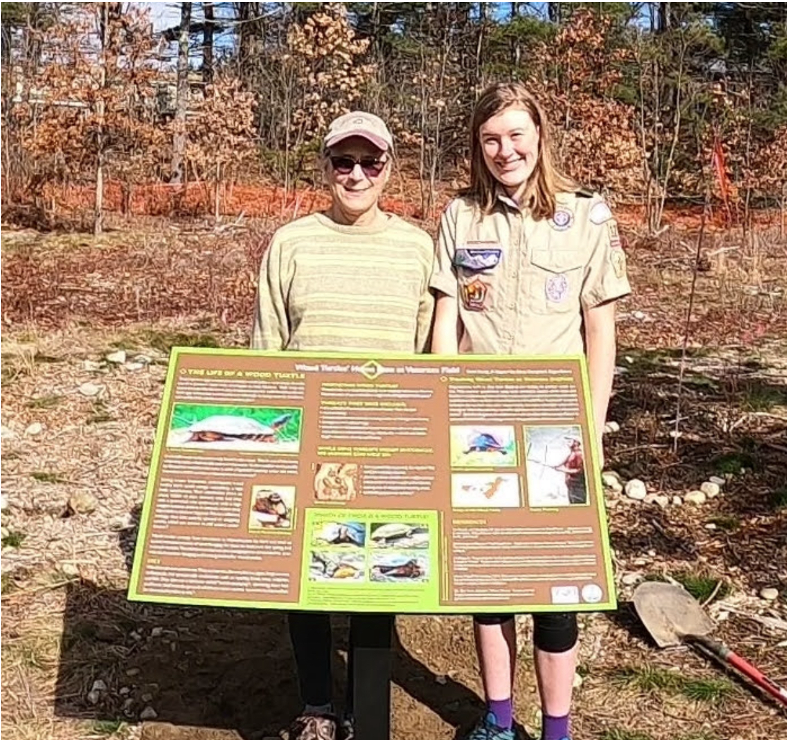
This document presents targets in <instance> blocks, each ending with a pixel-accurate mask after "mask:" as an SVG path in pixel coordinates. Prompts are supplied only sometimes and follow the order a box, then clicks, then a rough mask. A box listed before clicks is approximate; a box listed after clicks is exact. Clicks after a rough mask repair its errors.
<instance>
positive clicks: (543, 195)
mask: <svg viewBox="0 0 788 740" xmlns="http://www.w3.org/2000/svg"><path fill="white" fill-rule="evenodd" d="M512 107H516V108H522V109H523V110H525V111H526V112H527V113H528V115H529V116H531V119H532V120H533V122H534V124H536V126H537V127H538V129H539V153H538V155H537V159H536V166H535V167H534V171H533V173H532V174H531V178H530V180H529V182H528V186H527V188H526V191H525V198H524V201H523V203H521V205H522V206H527V207H528V208H530V209H531V214H532V216H533V218H534V219H536V220H540V219H543V218H552V216H553V214H554V213H555V207H556V194H557V193H561V192H573V191H576V190H578V189H579V185H578V184H577V183H576V182H574V180H572V179H571V178H569V177H567V176H566V175H564V174H563V173H562V172H560V171H559V170H558V169H557V168H556V166H555V165H554V164H553V156H552V151H551V136H550V127H549V124H548V122H547V117H546V116H545V114H544V111H543V110H542V108H541V106H540V105H539V103H538V102H537V101H536V98H534V96H533V95H531V93H529V92H528V90H527V89H526V88H525V86H524V85H523V84H522V83H519V82H502V83H498V84H495V85H491V86H490V87H488V88H487V89H486V90H485V91H484V92H483V93H482V95H481V97H480V98H479V101H478V102H477V103H476V107H475V108H474V110H473V115H472V116H471V183H470V185H469V186H468V187H467V188H465V189H464V190H463V191H462V193H461V194H462V195H463V196H465V197H467V198H470V199H472V200H473V201H475V203H476V204H477V205H478V206H479V208H480V209H481V212H482V213H483V214H485V215H486V214H488V213H490V211H492V209H493V206H494V205H495V201H496V191H497V187H498V183H497V180H496V179H495V178H494V177H493V176H492V174H490V171H489V169H487V165H486V164H485V162H484V152H483V150H482V144H481V140H480V138H479V129H481V127H482V124H484V123H485V122H486V121H488V120H489V119H490V118H492V117H493V116H494V115H496V114H498V113H500V112H501V111H502V110H505V109H506V108H512Z"/></svg>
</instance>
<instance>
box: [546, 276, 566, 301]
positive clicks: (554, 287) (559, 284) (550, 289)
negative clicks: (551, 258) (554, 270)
mask: <svg viewBox="0 0 788 740" xmlns="http://www.w3.org/2000/svg"><path fill="white" fill-rule="evenodd" d="M544 292H545V296H547V300H548V301H550V302H551V303H561V302H562V301H564V300H566V296H567V295H568V294H569V281H568V280H567V279H566V275H551V276H550V277H549V278H547V280H546V281H545V284H544Z"/></svg>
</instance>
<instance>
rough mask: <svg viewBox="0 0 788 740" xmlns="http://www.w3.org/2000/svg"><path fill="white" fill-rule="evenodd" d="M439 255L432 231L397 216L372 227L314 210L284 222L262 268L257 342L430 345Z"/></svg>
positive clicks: (295, 346) (292, 346)
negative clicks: (433, 280)
mask: <svg viewBox="0 0 788 740" xmlns="http://www.w3.org/2000/svg"><path fill="white" fill-rule="evenodd" d="M433 255H434V246H433V242H432V239H431V238H430V236H429V234H427V233H426V232H425V231H422V230H421V229H418V228H416V227H415V226H412V225H411V224H409V223H407V222H406V221H404V220H402V219H401V218H399V217H397V216H389V218H388V220H387V221H386V222H385V223H384V224H382V225H378V226H371V227H365V226H345V225H342V224H337V223H335V222H334V221H332V220H331V219H329V218H328V217H327V216H325V215H323V214H322V213H313V214H311V215H309V216H305V217H304V218H300V219H298V220H296V221H293V222H292V223H289V224H287V225H285V226H283V227H282V228H280V229H279V230H278V231H277V232H276V233H275V234H274V236H273V239H272V241H271V244H270V246H269V248H268V250H267V251H266V253H265V255H264V257H263V261H262V264H261V266H260V280H259V283H258V289H257V305H256V308H255V317H254V325H253V329H252V341H251V346H252V348H253V349H265V350H301V351H311V352H359V353H363V352H375V353H378V352H391V353H408V354H410V353H414V352H417V353H421V352H425V351H428V347H429V334H430V328H431V324H432V313H433V308H434V300H433V297H432V294H431V292H430V288H429V279H430V274H431V271H432V262H433Z"/></svg>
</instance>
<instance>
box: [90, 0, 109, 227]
mask: <svg viewBox="0 0 788 740" xmlns="http://www.w3.org/2000/svg"><path fill="white" fill-rule="evenodd" d="M99 13H100V15H99V30H100V32H101V55H100V57H99V87H100V89H101V91H102V92H103V91H104V90H105V89H106V87H107V56H106V55H107V40H108V38H109V5H108V4H107V3H101V7H100V9H99ZM96 113H97V117H98V132H97V134H98V135H97V143H96V197H95V204H94V211H93V235H94V236H99V234H101V232H102V231H103V228H104V98H103V97H100V96H99V99H98V102H97V103H96Z"/></svg>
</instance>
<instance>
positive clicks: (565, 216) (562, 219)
mask: <svg viewBox="0 0 788 740" xmlns="http://www.w3.org/2000/svg"><path fill="white" fill-rule="evenodd" d="M572 221H574V216H573V215H572V212H571V211H566V210H564V209H562V208H560V209H556V212H555V213H554V214H553V217H552V218H551V219H550V226H552V227H553V228H554V229H556V230H557V231H566V230H567V229H568V228H569V227H570V226H571V225H572Z"/></svg>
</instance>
